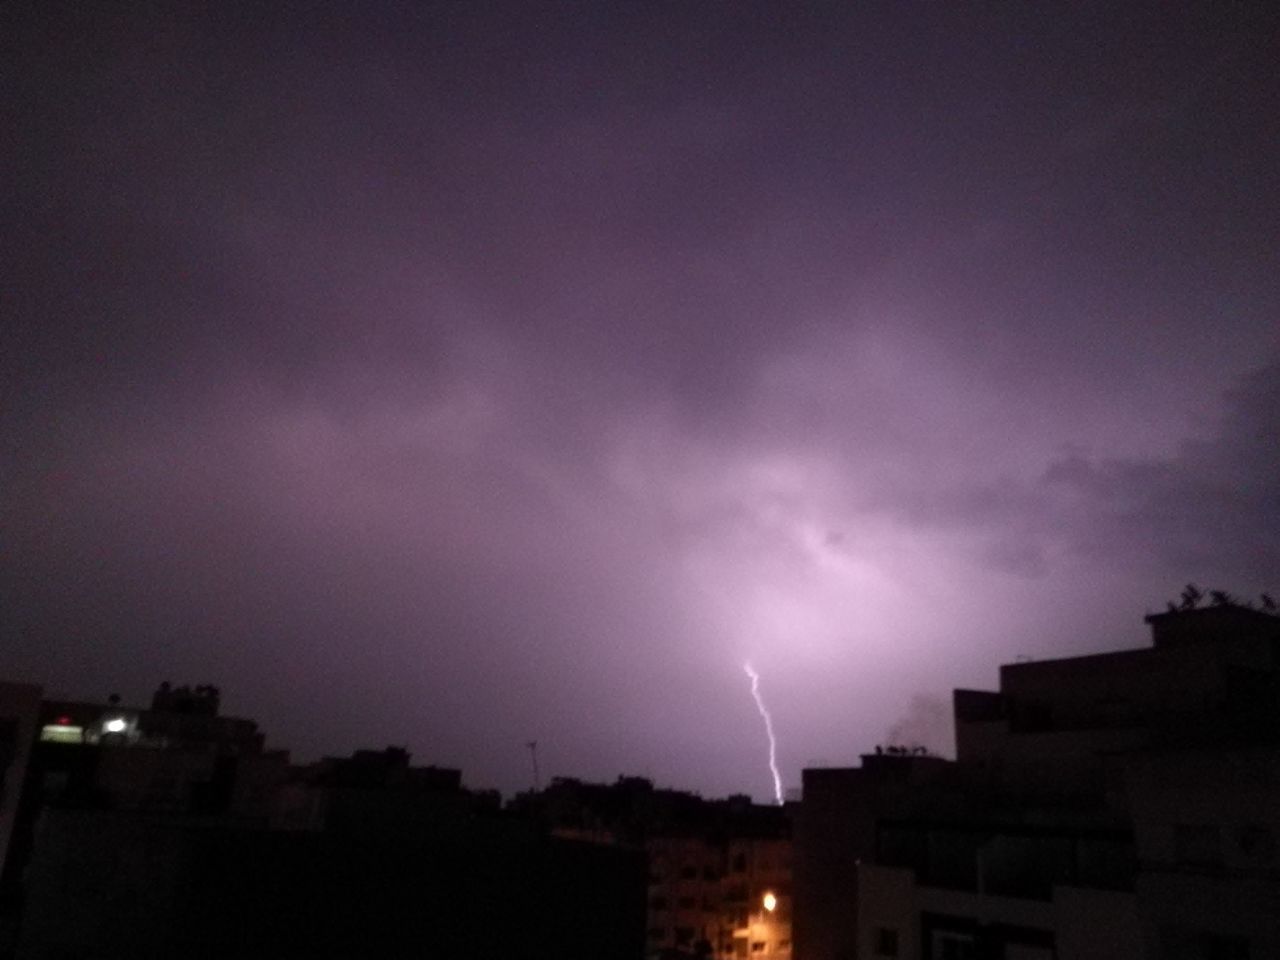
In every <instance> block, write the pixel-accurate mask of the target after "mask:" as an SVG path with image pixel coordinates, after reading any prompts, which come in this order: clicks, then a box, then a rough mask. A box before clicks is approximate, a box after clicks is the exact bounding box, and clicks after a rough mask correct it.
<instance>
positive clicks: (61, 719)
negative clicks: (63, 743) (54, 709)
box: [58, 713, 71, 727]
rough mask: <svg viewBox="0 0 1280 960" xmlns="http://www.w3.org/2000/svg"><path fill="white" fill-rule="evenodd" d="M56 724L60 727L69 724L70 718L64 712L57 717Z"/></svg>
mask: <svg viewBox="0 0 1280 960" xmlns="http://www.w3.org/2000/svg"><path fill="white" fill-rule="evenodd" d="M58 725H59V726H62V727H69V726H71V718H70V717H68V716H67V715H66V714H65V713H64V714H63V715H62V716H60V717H59V718H58Z"/></svg>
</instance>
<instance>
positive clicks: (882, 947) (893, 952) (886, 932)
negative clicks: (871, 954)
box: [876, 927, 898, 957]
mask: <svg viewBox="0 0 1280 960" xmlns="http://www.w3.org/2000/svg"><path fill="white" fill-rule="evenodd" d="M897 955H898V931H897V930H891V929H889V928H888V927H881V928H880V929H878V930H877V931H876V956H877V957H896V956H897Z"/></svg>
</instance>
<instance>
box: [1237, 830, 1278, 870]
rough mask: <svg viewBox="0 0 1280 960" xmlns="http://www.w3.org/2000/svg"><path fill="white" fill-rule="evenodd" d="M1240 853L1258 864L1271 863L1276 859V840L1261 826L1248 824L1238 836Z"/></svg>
mask: <svg viewBox="0 0 1280 960" xmlns="http://www.w3.org/2000/svg"><path fill="white" fill-rule="evenodd" d="M1236 843H1237V844H1238V845H1239V847H1240V852H1241V853H1243V854H1244V855H1245V857H1247V858H1248V859H1249V860H1250V861H1252V862H1253V863H1257V864H1263V863H1270V862H1271V861H1272V860H1274V859H1275V857H1276V838H1275V836H1274V835H1273V834H1272V833H1271V831H1270V830H1269V829H1267V828H1266V827H1264V826H1261V825H1259V824H1247V825H1245V826H1243V827H1241V828H1240V831H1239V833H1238V834H1237V836H1236Z"/></svg>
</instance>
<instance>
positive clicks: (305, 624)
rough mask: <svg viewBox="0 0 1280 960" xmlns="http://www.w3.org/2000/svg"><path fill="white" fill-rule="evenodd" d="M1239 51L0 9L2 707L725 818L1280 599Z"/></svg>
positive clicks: (1269, 237)
mask: <svg viewBox="0 0 1280 960" xmlns="http://www.w3.org/2000/svg"><path fill="white" fill-rule="evenodd" d="M135 7H136V8H146V9H145V10H144V9H134V8H135ZM619 7H621V8H622V9H618V8H619ZM1269 8H1270V4H1225V3H1205V4H1195V3H1166V2H1160V3H1150V4H1142V3H1136V2H1123V3H1117V2H1114V0H1108V2H1104V3H1087V2H1072V3H1067V4H1060V5H1056V6H1050V5H1043V4H1021V3H1017V4H1008V5H1002V4H984V5H967V4H953V3H909V2H893V3H884V2H880V3H869V2H867V3H862V2H841V3H831V4H819V3H810V4H793V3H748V2H726V3H712V2H682V3H674V4H662V3H640V4H627V5H620V4H609V3H600V2H582V3H573V4H552V3H549V2H547V3H544V2H528V3H513V4H497V3H480V2H463V3H439V4H430V3H400V4H397V3H351V4H329V3H283V2H281V3H270V4H263V3H251V4H246V5H243V6H239V5H236V4H232V3H210V4H208V5H207V6H206V5H179V6H170V5H163V6H162V5H151V4H81V3H66V4H61V3H54V2H38V3H36V2H24V0H11V2H8V3H5V4H4V5H3V8H2V11H0V38H2V39H0V44H2V49H0V70H2V71H3V77H2V81H3V90H4V93H3V101H4V117H3V131H4V132H3V136H2V138H0V140H2V142H3V171H4V175H3V184H4V188H3V192H2V194H0V195H2V196H3V204H4V206H3V223H4V227H3V230H2V231H0V257H2V261H0V271H2V276H0V279H2V288H0V297H2V299H0V316H2V319H3V327H2V329H3V341H2V343H3V348H2V350H0V357H2V359H0V363H2V364H3V369H2V371H0V377H2V382H0V437H2V439H3V446H2V447H0V484H2V502H0V529H2V536H3V540H2V542H0V591H2V594H0V598H2V602H3V635H2V642H3V655H2V656H0V665H2V669H0V675H3V677H5V678H8V679H15V680H28V681H34V682H40V683H43V684H44V685H45V686H46V688H47V689H49V690H50V691H51V692H55V693H62V694H68V695H74V696H82V697H87V698H95V699H98V698H103V697H105V696H106V694H108V693H110V692H120V693H121V694H123V695H124V697H125V699H126V701H127V702H132V703H142V702H145V701H147V699H148V698H149V696H150V692H151V690H152V689H153V688H154V686H155V685H156V684H157V683H158V682H159V681H161V680H166V679H167V680H172V681H174V682H177V683H180V682H189V683H204V682H210V683H215V684H218V685H219V686H221V688H222V690H223V701H224V706H225V709H226V710H227V711H228V712H230V713H233V714H236V715H241V716H249V717H252V718H255V719H257V720H258V721H259V722H260V723H261V724H262V725H263V727H264V729H265V730H266V731H267V733H268V737H269V743H270V744H272V745H276V746H283V747H290V748H292V749H294V751H295V753H296V755H298V756H299V757H300V758H303V759H306V758H311V757H315V756H318V755H320V754H321V753H339V752H347V751H350V750H351V749H353V748H355V747H357V746H362V747H363V746H374V747H381V746H383V745H385V744H388V743H394V744H403V745H406V746H408V747H409V748H410V749H411V750H412V751H413V752H414V754H415V758H416V759H417V760H419V761H421V762H435V763H440V764H447V765H453V766H460V767H462V768H463V771H464V777H465V780H466V781H467V782H468V783H469V784H472V785H475V786H496V787H499V788H501V789H503V790H504V791H511V790H513V789H518V788H523V787H526V786H527V785H528V784H529V782H530V779H531V774H530V768H529V756H528V752H527V750H526V749H525V747H524V743H525V741H527V740H533V739H536V740H538V742H539V752H540V756H539V759H540V761H541V766H542V771H543V775H544V779H545V777H546V776H547V775H554V774H563V775H575V776H581V777H584V778H592V779H607V780H612V779H613V778H614V777H616V776H617V775H619V774H621V773H627V774H638V775H645V776H649V777H652V778H653V779H655V780H656V781H658V782H660V783H662V784H667V785H673V786H678V787H684V788H690V789H696V790H699V791H702V792H704V793H708V794H712V795H724V794H727V793H731V792H749V793H751V794H753V795H754V796H755V797H756V798H757V799H760V800H762V801H763V800H766V799H767V798H769V797H770V796H771V793H772V783H771V780H770V774H769V770H768V766H767V762H766V761H767V758H766V752H765V745H764V739H763V738H764V733H763V726H762V724H761V722H760V718H759V716H758V715H757V714H756V711H755V706H754V703H753V701H752V698H751V693H750V687H749V682H748V680H747V677H746V676H745V675H744V672H743V669H742V664H743V662H744V661H745V660H750V661H751V662H752V663H753V664H754V666H755V667H756V669H757V670H758V671H759V673H760V676H761V690H762V693H763V695H764V697H765V698H766V701H767V702H768V704H769V706H770V707H771V708H772V712H773V715H774V717H773V718H774V721H775V724H776V727H777V731H778V736H779V761H780V765H781V767H782V772H783V775H784V780H785V781H786V784H787V785H788V786H793V787H794V786H796V785H798V783H799V778H800V770H801V768H802V767H803V766H805V765H810V764H813V763H818V762H825V763H831V764H837V763H848V762H851V761H853V760H854V759H855V758H856V756H857V754H858V753H859V752H861V751H866V750H868V749H870V748H872V747H873V746H874V745H875V744H876V743H878V742H879V743H883V742H886V740H887V738H890V737H894V738H897V739H919V740H923V741H924V742H926V743H929V744H932V745H934V746H937V747H945V748H947V749H950V745H949V743H947V742H946V738H947V737H948V736H949V731H948V730H947V729H945V724H944V723H942V722H940V721H941V720H942V719H943V715H944V714H945V712H946V710H947V709H948V708H949V707H948V705H949V694H950V690H951V689H952V688H953V687H957V686H977V687H988V688H989V687H992V686H993V685H994V684H995V683H996V682H997V674H996V668H997V667H998V665H999V664H1001V663H1004V662H1010V661H1012V660H1014V659H1015V658H1017V657H1020V656H1021V657H1035V658H1042V657H1049V656H1065V655H1072V654H1078V653H1083V652H1088V651H1097V650H1105V649H1114V648H1118V647H1123V646H1133V645H1137V644H1140V643H1143V642H1145V638H1146V628H1145V627H1144V625H1143V624H1142V616H1143V614H1144V613H1146V612H1148V611H1151V610H1158V609H1162V608H1163V606H1164V602H1165V601H1166V600H1167V599H1170V598H1173V597H1176V595H1177V594H1178V592H1179V590H1180V589H1181V587H1182V585H1183V584H1184V583H1186V582H1187V581H1188V580H1195V581H1196V582H1198V583H1199V584H1200V585H1201V586H1204V587H1221V588H1224V589H1227V590H1231V591H1233V592H1235V593H1237V594H1239V595H1242V596H1256V595H1257V593H1258V592H1260V591H1262V590H1273V591H1275V590H1277V589H1278V588H1280V573H1278V572H1280V442H1277V436H1278V435H1280V322H1277V320H1278V318H1280V79H1278V77H1280V69H1278V68H1277V63H1278V62H1280V44H1278V43H1277V39H1278V38H1280V30H1278V29H1277V20H1276V15H1275V14H1273V13H1272V12H1270V9H1269Z"/></svg>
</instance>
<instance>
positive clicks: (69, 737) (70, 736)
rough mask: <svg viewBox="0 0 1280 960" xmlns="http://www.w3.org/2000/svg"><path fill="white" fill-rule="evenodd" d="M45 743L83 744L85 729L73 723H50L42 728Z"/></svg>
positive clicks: (42, 737)
mask: <svg viewBox="0 0 1280 960" xmlns="http://www.w3.org/2000/svg"><path fill="white" fill-rule="evenodd" d="M40 739H41V740H43V741H44V742H45V743H83V742H84V727H80V726H77V725H75V724H73V723H49V724H45V725H44V726H43V727H41V728H40Z"/></svg>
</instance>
